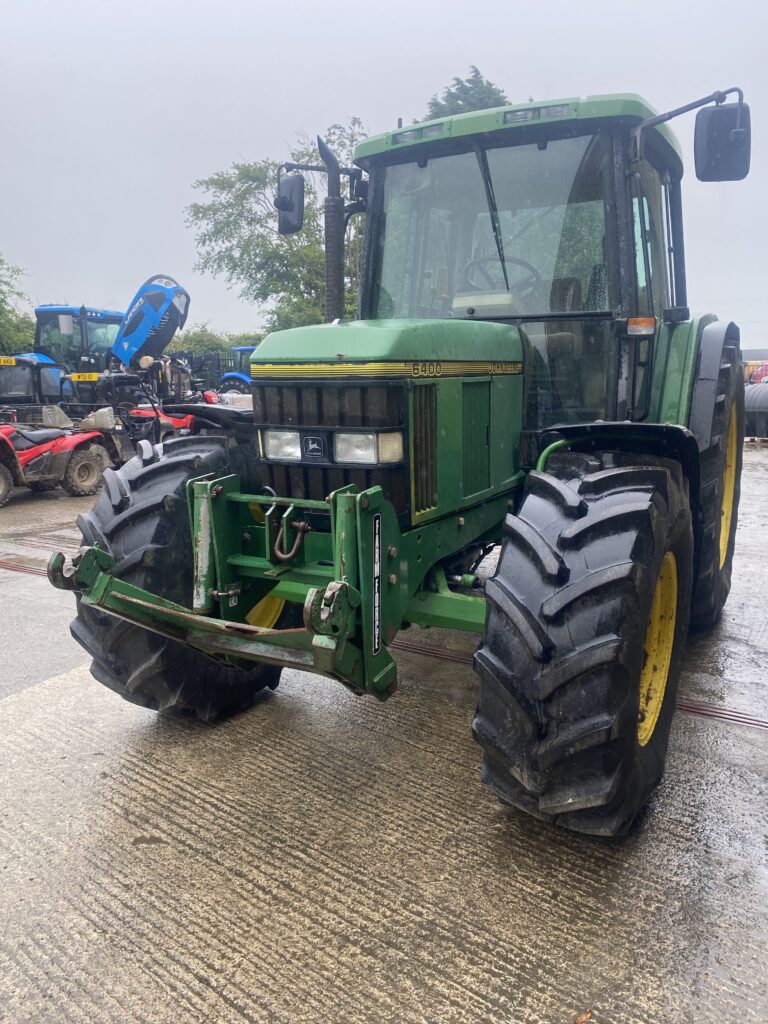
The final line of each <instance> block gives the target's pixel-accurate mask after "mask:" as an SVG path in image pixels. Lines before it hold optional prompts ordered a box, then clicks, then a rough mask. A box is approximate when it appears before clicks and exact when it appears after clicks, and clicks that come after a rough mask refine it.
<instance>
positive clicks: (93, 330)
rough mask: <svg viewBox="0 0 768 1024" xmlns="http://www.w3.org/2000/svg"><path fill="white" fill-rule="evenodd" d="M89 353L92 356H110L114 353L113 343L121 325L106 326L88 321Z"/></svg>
mask: <svg viewBox="0 0 768 1024" xmlns="http://www.w3.org/2000/svg"><path fill="white" fill-rule="evenodd" d="M87 328H88V351H89V353H90V354H91V355H92V356H98V355H108V354H109V353H110V352H111V351H112V343H113V342H114V340H115V338H116V337H117V332H118V331H119V330H120V323H119V322H118V323H116V324H105V323H103V322H102V323H93V322H92V321H91V320H88V321H87Z"/></svg>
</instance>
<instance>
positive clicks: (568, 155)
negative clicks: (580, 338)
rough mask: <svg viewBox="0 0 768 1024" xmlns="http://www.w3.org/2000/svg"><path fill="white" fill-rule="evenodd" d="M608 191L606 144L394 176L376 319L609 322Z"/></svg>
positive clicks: (380, 250)
mask: <svg viewBox="0 0 768 1024" xmlns="http://www.w3.org/2000/svg"><path fill="white" fill-rule="evenodd" d="M611 182H612V174H611V146H610V140H609V138H608V137H607V136H606V135H603V134H597V135H583V136H577V137H573V138H563V139H550V140H548V141H546V142H543V141H542V142H538V143H531V144H526V145H518V146H506V147H500V148H494V149H491V148H488V149H481V148H479V147H478V148H476V149H475V150H473V151H471V152H467V153H457V154H452V155H449V156H441V157H435V158H434V159H431V160H427V161H426V162H425V164H424V166H419V165H418V164H415V163H408V164H396V165H392V166H390V167H387V168H386V171H385V176H384V197H383V211H382V212H383V216H382V218H381V226H380V232H379V236H378V245H377V250H376V253H375V256H374V260H375V266H374V274H373V281H374V288H373V308H372V310H371V316H373V317H374V318H391V317H478V318H494V317H501V318H503V317H506V318H514V317H518V316H526V317H528V316H532V315H547V314H551V313H561V314H562V313H587V312H607V311H610V310H611V308H612V307H613V306H614V305H615V304H616V302H615V298H614V282H613V280H612V277H611V274H610V273H609V272H608V269H607V268H608V267H609V266H611V264H613V265H615V263H616V261H615V260H609V258H608V254H607V250H608V248H609V247H610V246H611V245H612V237H611V229H612V225H613V220H614V218H613V200H612V196H613V187H612V184H611Z"/></svg>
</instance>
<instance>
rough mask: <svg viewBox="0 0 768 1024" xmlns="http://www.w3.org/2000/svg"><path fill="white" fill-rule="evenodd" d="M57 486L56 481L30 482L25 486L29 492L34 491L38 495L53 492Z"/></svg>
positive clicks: (57, 482)
mask: <svg viewBox="0 0 768 1024" xmlns="http://www.w3.org/2000/svg"><path fill="white" fill-rule="evenodd" d="M58 486H59V481H58V480H30V482H29V483H28V484H27V487H28V488H29V489H30V491H36V492H37V493H38V494H44V493H45V492H46V491H55V490H56V488H57V487H58Z"/></svg>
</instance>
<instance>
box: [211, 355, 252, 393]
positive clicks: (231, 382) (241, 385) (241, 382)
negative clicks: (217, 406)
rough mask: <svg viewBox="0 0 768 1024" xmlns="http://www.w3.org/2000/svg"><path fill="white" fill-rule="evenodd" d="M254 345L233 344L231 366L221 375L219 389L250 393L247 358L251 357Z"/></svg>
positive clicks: (249, 374)
mask: <svg viewBox="0 0 768 1024" xmlns="http://www.w3.org/2000/svg"><path fill="white" fill-rule="evenodd" d="M254 348H255V346H254V345H233V346H232V348H231V349H230V351H231V352H232V356H233V367H232V369H231V370H227V372H226V373H223V374H222V376H221V381H220V383H219V391H221V392H224V391H238V392H239V393H240V394H241V395H249V394H250V393H251V373H250V366H249V362H248V360H249V359H250V358H251V352H253V350H254Z"/></svg>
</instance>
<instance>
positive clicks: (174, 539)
mask: <svg viewBox="0 0 768 1024" xmlns="http://www.w3.org/2000/svg"><path fill="white" fill-rule="evenodd" d="M248 452H249V449H244V448H243V447H242V446H232V445H231V444H230V442H229V441H228V439H227V438H225V437H219V436H204V437H203V436H199V437H180V438H174V439H173V440H171V441H167V442H166V443H165V444H164V445H157V446H153V445H151V444H150V443H149V442H148V441H140V442H139V445H138V454H137V455H136V456H135V457H134V458H132V459H131V460H130V461H129V462H127V463H126V464H125V465H124V466H122V467H121V468H120V469H118V470H116V471H115V470H111V469H108V470H106V472H105V474H104V490H103V491H102V493H101V494H100V495H99V497H98V498H97V500H96V504H95V505H94V507H93V511H91V512H89V513H87V514H86V515H80V516H78V519H77V523H78V526H79V527H80V531H81V533H82V535H83V542H84V543H85V544H88V545H92V544H96V543H98V544H99V545H100V546H101V547H102V548H104V549H105V550H107V551H109V552H110V553H111V554H112V556H113V557H114V558H115V559H116V564H115V566H114V567H113V570H112V574H113V575H114V576H117V577H118V578H119V579H121V580H125V581H128V582H130V583H133V584H135V585H136V586H138V587H142V588H144V589H146V590H149V591H151V592H152V593H155V594H159V595H161V596H162V597H166V598H169V599H170V600H172V601H177V602H179V603H180V604H183V605H185V606H186V607H190V606H191V604H192V571H193V562H192V558H193V555H192V541H191V538H190V530H189V513H188V505H187V501H186V491H185V487H186V483H187V480H189V479H190V478H191V477H196V476H202V475H204V474H206V473H219V474H221V475H225V474H227V473H233V472H239V473H241V475H243V476H245V477H246V478H247V474H248V473H249V469H250V466H252V465H253V464H254V463H255V455H254V452H253V451H250V457H249V455H248ZM70 629H71V632H72V635H73V637H74V638H75V640H77V642H78V643H79V644H81V645H82V646H83V647H84V648H85V649H86V651H88V653H89V654H90V655H91V657H92V658H93V663H92V665H91V672H92V674H93V675H94V676H95V678H96V679H98V680H99V682H101V683H103V684H104V685H105V686H108V687H109V688H110V689H111V690H114V691H115V692H116V693H119V694H120V696H121V697H124V698H125V699H126V700H129V701H131V702H132V703H134V704H140V705H141V706H142V707H146V708H151V709H153V710H155V711H164V712H170V713H189V712H194V714H196V715H197V716H198V718H200V719H202V720H203V721H206V722H207V721H213V720H215V719H217V718H221V717H225V716H227V715H231V714H233V713H235V712H238V711H242V710H244V709H245V708H247V707H250V705H251V704H252V703H253V700H254V698H255V696H256V694H257V693H258V692H259V691H260V690H263V689H264V688H265V687H269V688H270V689H273V690H274V689H275V687H276V686H277V684H278V682H279V680H280V669H279V668H276V667H274V666H271V665H255V666H254V667H248V668H241V667H239V666H236V665H233V664H231V663H229V662H226V661H219V660H215V659H213V658H209V657H208V656H207V655H205V654H203V653H201V652H200V651H197V650H195V649H194V648H192V647H188V646H186V645H185V644H181V643H178V642H177V641H175V640H169V639H167V638H165V637H163V636H160V635H159V634H157V633H152V632H150V631H149V630H145V629H142V628H141V627H139V626H135V625H133V624H131V623H128V622H125V621H123V620H121V619H117V618H115V617H114V616H112V615H107V614H106V613H104V612H101V611H98V610H94V609H93V608H89V607H88V606H86V605H84V604H83V603H82V602H81V601H80V599H79V598H78V608H77V617H76V618H75V620H74V622H73V623H72V625H71V627H70Z"/></svg>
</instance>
